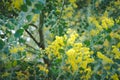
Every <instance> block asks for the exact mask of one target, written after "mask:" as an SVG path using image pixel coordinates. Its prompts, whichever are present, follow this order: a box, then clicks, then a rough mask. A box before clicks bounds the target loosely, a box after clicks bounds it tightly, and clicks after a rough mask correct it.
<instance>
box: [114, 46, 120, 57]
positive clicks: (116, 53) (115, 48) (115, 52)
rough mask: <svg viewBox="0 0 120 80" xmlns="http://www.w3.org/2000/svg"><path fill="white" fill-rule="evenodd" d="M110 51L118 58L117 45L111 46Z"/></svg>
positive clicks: (119, 53) (119, 54)
mask: <svg viewBox="0 0 120 80" xmlns="http://www.w3.org/2000/svg"><path fill="white" fill-rule="evenodd" d="M112 48H113V49H112V52H113V53H114V54H115V59H120V51H119V47H117V46H112Z"/></svg>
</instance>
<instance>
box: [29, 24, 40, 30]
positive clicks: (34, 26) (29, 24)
mask: <svg viewBox="0 0 120 80" xmlns="http://www.w3.org/2000/svg"><path fill="white" fill-rule="evenodd" d="M29 25H30V26H33V27H35V28H36V29H37V28H38V27H37V26H36V25H35V24H32V23H30V24H29Z"/></svg>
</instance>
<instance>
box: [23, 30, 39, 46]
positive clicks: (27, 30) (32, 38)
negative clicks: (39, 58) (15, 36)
mask: <svg viewBox="0 0 120 80" xmlns="http://www.w3.org/2000/svg"><path fill="white" fill-rule="evenodd" d="M25 31H26V32H27V33H28V35H29V36H30V37H31V38H32V39H33V41H34V42H35V43H36V44H37V45H38V46H39V43H38V41H37V40H36V39H35V38H34V37H33V35H32V34H31V33H30V32H29V31H28V30H27V29H25Z"/></svg>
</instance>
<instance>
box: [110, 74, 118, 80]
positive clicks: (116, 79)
mask: <svg viewBox="0 0 120 80" xmlns="http://www.w3.org/2000/svg"><path fill="white" fill-rule="evenodd" d="M111 78H112V79H113V80H119V78H118V75H117V74H114V75H112V76H111Z"/></svg>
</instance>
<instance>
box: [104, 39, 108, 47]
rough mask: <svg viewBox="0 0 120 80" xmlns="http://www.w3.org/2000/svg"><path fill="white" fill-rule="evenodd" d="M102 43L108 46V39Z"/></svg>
mask: <svg viewBox="0 0 120 80" xmlns="http://www.w3.org/2000/svg"><path fill="white" fill-rule="evenodd" d="M103 45H104V46H105V47H109V41H108V40H107V39H106V40H105V41H104V43H103Z"/></svg>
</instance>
